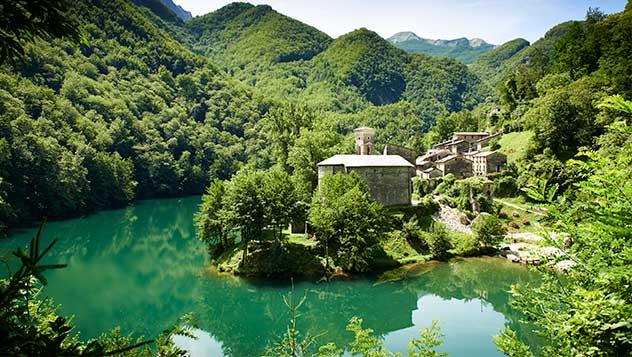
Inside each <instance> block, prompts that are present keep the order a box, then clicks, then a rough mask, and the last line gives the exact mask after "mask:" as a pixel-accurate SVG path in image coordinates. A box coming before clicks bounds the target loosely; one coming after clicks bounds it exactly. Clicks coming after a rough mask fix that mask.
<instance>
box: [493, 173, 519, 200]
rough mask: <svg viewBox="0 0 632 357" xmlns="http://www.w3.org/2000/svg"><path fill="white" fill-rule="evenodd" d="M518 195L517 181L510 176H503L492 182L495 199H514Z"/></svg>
mask: <svg viewBox="0 0 632 357" xmlns="http://www.w3.org/2000/svg"><path fill="white" fill-rule="evenodd" d="M518 193H519V190H518V180H516V178H515V177H512V176H503V177H501V178H499V179H498V180H496V181H495V182H494V195H495V196H496V197H514V196H517V195H518Z"/></svg>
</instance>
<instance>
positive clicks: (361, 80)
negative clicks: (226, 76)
mask: <svg viewBox="0 0 632 357" xmlns="http://www.w3.org/2000/svg"><path fill="white" fill-rule="evenodd" d="M187 27H188V28H189V29H190V30H191V32H192V34H193V38H194V40H193V41H194V44H193V50H194V51H195V52H197V53H200V54H202V55H205V56H208V57H210V58H212V59H213V60H214V61H216V62H218V63H221V64H222V65H223V66H224V68H225V69H226V70H227V71H228V72H230V73H233V74H234V75H235V76H236V77H237V78H239V79H241V80H243V81H245V82H247V83H249V84H252V85H253V86H255V87H257V88H258V89H261V90H262V91H263V92H265V93H268V94H271V95H273V96H275V97H278V98H286V97H288V96H289V97H294V98H300V99H301V100H302V101H304V102H308V103H311V104H312V106H316V107H318V108H320V109H324V110H334V111H345V112H349V111H351V112H352V111H356V110H357V109H360V108H365V107H366V106H367V105H370V104H376V105H381V104H387V103H395V102H397V101H399V100H402V99H404V98H414V97H415V96H414V95H411V96H406V95H404V92H405V90H406V87H407V84H408V83H410V82H415V81H420V80H421V81H424V80H425V79H423V80H422V79H419V78H416V77H415V76H416V73H415V71H412V70H409V69H410V65H409V64H410V63H411V62H415V65H416V66H417V67H418V66H419V64H420V63H423V65H424V66H427V68H424V70H426V72H425V76H427V77H428V76H432V75H433V74H434V73H435V72H442V71H443V70H444V68H445V67H448V66H452V67H455V69H456V68H457V67H458V66H459V64H458V63H456V62H451V61H449V60H443V61H431V60H429V59H428V58H425V59H419V58H417V57H416V56H412V55H408V54H406V53H405V52H404V51H401V50H398V49H396V48H395V47H393V46H392V45H391V44H389V43H388V42H387V41H386V40H384V39H382V38H381V37H379V36H378V35H377V34H375V33H374V32H371V31H368V30H366V29H360V30H356V31H354V32H351V33H349V34H346V35H344V36H341V37H340V38H338V39H336V40H332V39H331V38H329V37H328V36H327V35H326V34H324V33H322V32H320V31H318V30H317V29H315V28H313V27H311V26H308V25H306V24H303V23H301V22H299V21H296V20H294V19H291V18H288V17H286V16H284V15H282V14H279V13H278V12H276V11H274V10H272V9H271V8H270V7H269V6H265V5H260V6H253V5H250V4H246V3H233V4H230V5H227V6H225V7H223V8H221V9H219V10H217V11H215V12H212V13H210V14H207V15H205V16H202V17H199V18H195V19H193V20H192V21H190V22H188V23H187ZM462 71H467V69H464V67H463V68H460V69H457V72H462ZM428 80H429V81H430V78H428ZM454 80H457V79H456V78H454ZM465 81H470V83H468V84H467V85H463V86H459V87H458V89H457V90H461V91H460V92H458V93H452V92H453V91H454V88H451V89H450V90H448V91H451V94H454V96H455V97H468V100H469V98H473V97H477V96H478V95H479V93H478V87H477V83H475V80H473V78H472V77H467V76H466V78H465ZM443 92H445V91H443ZM439 100H440V101H442V99H439ZM465 101H467V100H465ZM465 101H463V103H458V104H456V106H458V107H460V106H462V105H463V104H464V102H465ZM415 104H418V103H415ZM442 104H445V103H443V102H442ZM467 104H468V105H469V104H471V103H469V102H468V103H467ZM446 106H447V107H452V106H454V103H449V104H447V105H446Z"/></svg>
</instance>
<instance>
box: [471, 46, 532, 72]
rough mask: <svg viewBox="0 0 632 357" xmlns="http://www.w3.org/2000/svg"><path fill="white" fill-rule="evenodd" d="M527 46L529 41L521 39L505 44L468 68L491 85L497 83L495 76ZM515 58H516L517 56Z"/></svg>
mask: <svg viewBox="0 0 632 357" xmlns="http://www.w3.org/2000/svg"><path fill="white" fill-rule="evenodd" d="M528 46H529V41H527V40H524V39H522V38H517V39H515V40H511V41H509V42H505V43H503V44H502V45H500V46H498V47H496V48H494V49H493V50H491V51H489V52H487V53H485V54H484V55H482V56H481V57H480V58H479V59H478V60H477V61H476V63H474V64H472V66H471V67H470V68H471V69H472V71H473V72H474V73H476V75H478V76H479V77H481V78H484V79H486V80H488V81H490V82H491V83H497V82H498V79H496V78H495V76H497V75H499V74H500V73H502V72H504V70H505V67H506V66H508V63H510V60H511V59H512V58H513V57H514V56H516V54H517V53H519V52H520V51H521V50H523V49H524V48H526V47H528ZM516 58H518V56H517V57H516Z"/></svg>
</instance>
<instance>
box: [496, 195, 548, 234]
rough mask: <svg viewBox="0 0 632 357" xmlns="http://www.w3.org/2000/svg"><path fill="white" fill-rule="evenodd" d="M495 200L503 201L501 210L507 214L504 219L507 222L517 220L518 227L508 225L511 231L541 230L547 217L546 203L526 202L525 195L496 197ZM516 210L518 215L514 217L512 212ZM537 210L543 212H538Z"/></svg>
mask: <svg viewBox="0 0 632 357" xmlns="http://www.w3.org/2000/svg"><path fill="white" fill-rule="evenodd" d="M494 201H495V202H498V203H502V204H503V208H502V210H501V212H503V213H504V214H506V215H507V218H505V219H503V221H504V222H505V223H507V224H509V223H510V222H512V221H513V222H515V223H516V224H517V225H518V228H511V227H509V226H508V227H507V230H508V232H509V233H517V232H534V231H540V230H541V227H542V225H541V221H542V220H543V219H544V218H545V217H546V213H545V212H546V211H544V209H546V205H539V204H534V203H531V202H526V200H525V199H524V197H522V196H518V197H509V198H498V199H494ZM512 205H513V206H518V207H520V208H522V209H518V208H516V207H512ZM514 212H516V213H517V214H518V217H514V216H513V215H512V213H514ZM537 212H542V213H540V214H538V213H537ZM525 220H526V221H528V222H529V224H524V223H525Z"/></svg>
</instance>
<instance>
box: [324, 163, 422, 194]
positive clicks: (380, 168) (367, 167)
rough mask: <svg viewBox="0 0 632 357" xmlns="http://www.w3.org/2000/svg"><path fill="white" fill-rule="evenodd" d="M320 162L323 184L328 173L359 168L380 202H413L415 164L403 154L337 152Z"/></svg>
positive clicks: (353, 170) (359, 174) (357, 171)
mask: <svg viewBox="0 0 632 357" xmlns="http://www.w3.org/2000/svg"><path fill="white" fill-rule="evenodd" d="M317 166H318V182H319V184H320V182H321V180H322V178H323V177H324V176H325V175H326V174H335V173H345V174H347V173H350V172H355V173H356V174H358V176H360V178H362V179H363V180H364V182H366V184H367V187H368V188H369V191H370V192H371V196H373V198H374V199H375V200H376V201H377V202H379V203H380V204H382V205H384V206H394V205H409V204H410V199H411V195H412V187H411V185H412V184H411V180H410V177H411V175H412V171H413V169H414V166H413V165H412V164H411V163H410V162H408V161H406V160H405V159H404V158H402V157H401V156H399V155H334V156H332V157H330V158H329V159H327V160H324V161H321V162H319V163H318V164H317Z"/></svg>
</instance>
